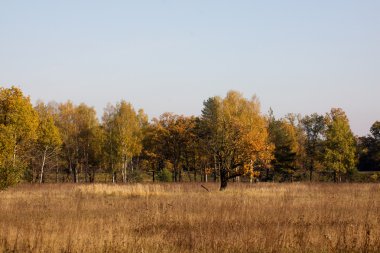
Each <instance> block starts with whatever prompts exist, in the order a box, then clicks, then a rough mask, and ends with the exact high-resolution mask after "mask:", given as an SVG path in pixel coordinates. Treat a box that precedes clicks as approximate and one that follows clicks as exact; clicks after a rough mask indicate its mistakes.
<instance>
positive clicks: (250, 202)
mask: <svg viewBox="0 0 380 253" xmlns="http://www.w3.org/2000/svg"><path fill="white" fill-rule="evenodd" d="M204 186H205V187H206V188H207V189H208V190H209V191H207V190H206V189H204V188H203V187H202V186H201V185H200V184H196V183H183V184H133V185H105V184H96V185H84V184H81V185H73V184H57V185H55V184H47V185H20V186H17V187H15V188H11V189H9V190H7V191H3V192H0V252H380V185H379V184H298V183H294V184H264V183H258V184H230V185H229V187H228V188H227V190H226V191H225V192H219V191H218V185H216V184H211V183H209V184H206V185H204Z"/></svg>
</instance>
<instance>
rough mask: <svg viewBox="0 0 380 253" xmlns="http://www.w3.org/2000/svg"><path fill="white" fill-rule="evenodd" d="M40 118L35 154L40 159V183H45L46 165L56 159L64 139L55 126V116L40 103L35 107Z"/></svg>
mask: <svg viewBox="0 0 380 253" xmlns="http://www.w3.org/2000/svg"><path fill="white" fill-rule="evenodd" d="M35 110H36V111H37V113H38V116H39V124H38V128H37V140H36V143H35V146H34V154H35V155H36V156H37V157H40V161H41V162H40V172H39V183H42V182H43V178H44V171H45V166H46V163H47V161H48V160H49V159H51V158H53V157H55V156H56V155H57V154H58V152H59V150H60V147H61V144H62V139H61V136H60V133H59V129H58V127H57V126H56V125H55V122H54V118H53V115H52V114H51V113H50V112H49V109H48V107H47V106H46V105H45V104H44V103H42V102H39V103H38V104H37V105H36V106H35Z"/></svg>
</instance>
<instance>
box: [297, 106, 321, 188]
mask: <svg viewBox="0 0 380 253" xmlns="http://www.w3.org/2000/svg"><path fill="white" fill-rule="evenodd" d="M301 124H302V128H303V129H304V131H305V137H306V140H305V152H306V166H307V168H308V170H309V179H310V181H313V172H314V170H315V169H316V167H317V165H319V163H320V161H321V156H322V148H323V139H322V138H323V136H324V131H325V129H326V124H325V118H324V117H323V116H322V115H318V114H317V113H314V114H312V115H310V116H309V115H307V116H305V117H304V118H303V119H302V120H301Z"/></svg>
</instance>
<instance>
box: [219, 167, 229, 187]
mask: <svg viewBox="0 0 380 253" xmlns="http://www.w3.org/2000/svg"><path fill="white" fill-rule="evenodd" d="M227 183H228V175H227V171H226V169H224V168H221V170H220V190H221V191H224V190H225V189H226V188H227Z"/></svg>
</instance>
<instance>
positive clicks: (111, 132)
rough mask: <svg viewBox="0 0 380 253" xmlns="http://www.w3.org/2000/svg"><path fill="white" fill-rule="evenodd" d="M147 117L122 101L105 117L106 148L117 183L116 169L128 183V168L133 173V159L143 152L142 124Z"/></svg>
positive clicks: (108, 110) (105, 114)
mask: <svg viewBox="0 0 380 253" xmlns="http://www.w3.org/2000/svg"><path fill="white" fill-rule="evenodd" d="M144 118H145V115H144V114H143V112H142V111H141V112H140V113H139V114H136V112H135V110H134V109H133V107H132V105H131V104H130V103H127V102H125V101H121V102H120V103H119V104H117V105H116V107H113V106H109V107H108V108H107V109H106V111H105V113H104V116H103V125H104V131H105V135H106V140H105V147H106V150H108V151H106V152H107V157H108V159H107V160H108V164H110V167H111V171H112V174H113V176H112V177H113V182H115V181H116V179H115V177H116V167H117V166H118V167H119V168H120V170H121V174H122V180H123V182H124V183H125V182H127V176H128V168H129V169H130V170H131V172H133V170H134V168H133V158H134V157H136V156H138V155H140V153H141V150H142V137H143V136H142V124H145V123H144V122H145V119H144Z"/></svg>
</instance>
